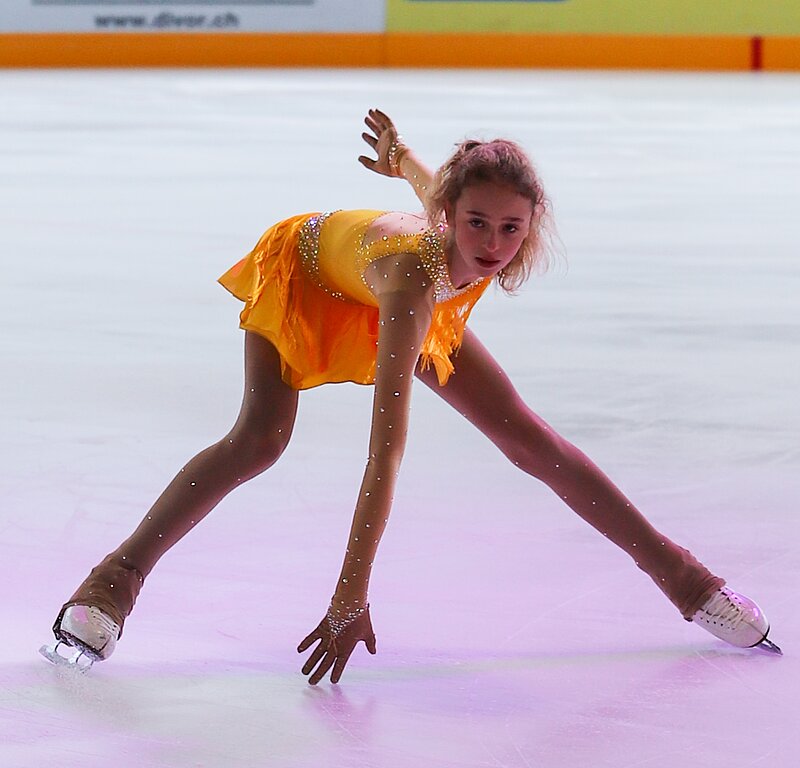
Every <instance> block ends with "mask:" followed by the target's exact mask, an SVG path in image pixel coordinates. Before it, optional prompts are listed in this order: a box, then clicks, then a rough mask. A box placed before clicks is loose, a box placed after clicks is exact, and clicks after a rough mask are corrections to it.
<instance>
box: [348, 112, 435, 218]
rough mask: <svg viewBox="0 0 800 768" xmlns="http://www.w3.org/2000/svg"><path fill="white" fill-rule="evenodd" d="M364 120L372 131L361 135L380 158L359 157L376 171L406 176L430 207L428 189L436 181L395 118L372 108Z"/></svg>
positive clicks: (363, 163)
mask: <svg viewBox="0 0 800 768" xmlns="http://www.w3.org/2000/svg"><path fill="white" fill-rule="evenodd" d="M364 122H365V123H366V125H367V127H368V128H369V129H370V131H372V133H362V134H361V138H363V139H364V141H365V142H366V143H367V144H369V146H370V147H372V149H373V150H374V151H375V154H376V155H377V158H375V159H372V158H369V157H367V156H366V155H361V156H360V157H359V158H358V161H359V162H360V163H361V165H363V166H364V167H365V168H368V169H369V170H371V171H375V173H380V174H382V175H384V176H390V177H395V178H398V177H402V178H404V179H405V180H406V181H407V182H408V183H409V184H410V185H411V188H412V189H413V190H414V194H415V195H416V196H417V197H418V198H419V200H420V202H421V203H422V205H423V207H424V208H427V199H428V190H429V189H430V188H431V184H432V182H433V172H432V171H431V169H430V168H428V166H426V165H425V164H424V163H423V162H422V161H421V160H420V159H419V158H418V157H417V156H416V155H415V154H414V152H413V151H412V150H411V149H409V148H408V147H407V146H406V145H405V144H404V143H403V140H402V137H401V136H400V135H399V134H398V133H397V128H395V125H394V122H392V119H391V118H390V117H389V116H388V115H387V114H385V113H383V112H381V111H380V110H379V109H371V110H369V113H368V114H367V117H366V118H365V119H364Z"/></svg>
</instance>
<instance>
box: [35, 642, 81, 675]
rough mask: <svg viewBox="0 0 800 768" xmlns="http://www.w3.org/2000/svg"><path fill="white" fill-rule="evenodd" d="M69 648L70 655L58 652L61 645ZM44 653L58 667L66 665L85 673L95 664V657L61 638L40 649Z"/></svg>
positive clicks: (68, 667)
mask: <svg viewBox="0 0 800 768" xmlns="http://www.w3.org/2000/svg"><path fill="white" fill-rule="evenodd" d="M62 646H63V647H64V648H67V649H69V655H64V654H61V653H59V652H58V649H59V648H60V647H62ZM39 653H41V654H42V656H44V657H45V658H46V659H47V660H48V661H49V662H50V663H51V664H55V665H56V666H57V667H65V668H67V669H72V670H75V671H77V672H80V673H81V674H82V675H85V674H86V673H87V672H88V671H89V670H90V669H91V668H92V664H94V659H93V658H92V657H91V656H89V655H88V654H87V653H86V651H84V650H83V649H82V648H73V647H72V646H71V645H68V644H67V643H65V642H64V641H63V640H59V641H58V642H56V643H53V644H52V645H43V646H42V647H41V648H40V649H39Z"/></svg>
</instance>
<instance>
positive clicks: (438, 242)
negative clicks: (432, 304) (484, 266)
mask: <svg viewBox="0 0 800 768" xmlns="http://www.w3.org/2000/svg"><path fill="white" fill-rule="evenodd" d="M445 232H446V229H445V226H444V225H443V224H438V225H437V226H435V227H433V228H432V229H427V230H425V232H423V233H422V235H421V237H420V248H419V258H420V261H421V262H422V266H423V267H425V271H426V272H427V273H428V276H429V277H430V278H431V280H433V296H434V300H435V301H436V303H437V304H439V303H441V302H444V301H450V299H454V298H455V297H456V296H461V295H462V294H464V293H466V292H467V291H469V290H472V289H473V288H474V287H475V286H476V285H480V284H481V283H482V282H483V281H484V279H485V278H483V277H480V278H478V279H477V280H475V281H473V282H471V283H469V284H468V285H465V286H464V287H463V288H456V287H455V286H454V285H453V283H452V282H451V281H450V272H449V270H448V268H447V259H446V258H445V254H444V244H445Z"/></svg>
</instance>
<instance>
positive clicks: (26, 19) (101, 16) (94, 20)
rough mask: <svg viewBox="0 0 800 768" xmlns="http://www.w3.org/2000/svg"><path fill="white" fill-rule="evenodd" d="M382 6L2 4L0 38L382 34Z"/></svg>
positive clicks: (112, 0)
mask: <svg viewBox="0 0 800 768" xmlns="http://www.w3.org/2000/svg"><path fill="white" fill-rule="evenodd" d="M385 5H386V4H385V2H384V0H205V1H204V0H195V1H194V2H187V1H186V0H177V1H176V0H127V2H125V1H124V0H2V3H0V33H2V32H126V33H130V32H143V33H146V32H183V31H185V32H382V31H383V29H384V27H385V18H386V7H385Z"/></svg>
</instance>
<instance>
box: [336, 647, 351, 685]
mask: <svg viewBox="0 0 800 768" xmlns="http://www.w3.org/2000/svg"><path fill="white" fill-rule="evenodd" d="M353 648H355V646H352V647H351V648H350V649H349V650H347V651H346V652H344V653H340V654H339V657H338V658H337V659H336V664H334V666H333V672H331V682H332V683H338V682H339V678H340V677H341V676H342V672H344V668H345V667H346V666H347V661H348V659H349V658H350V654H351V653H352V652H353Z"/></svg>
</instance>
